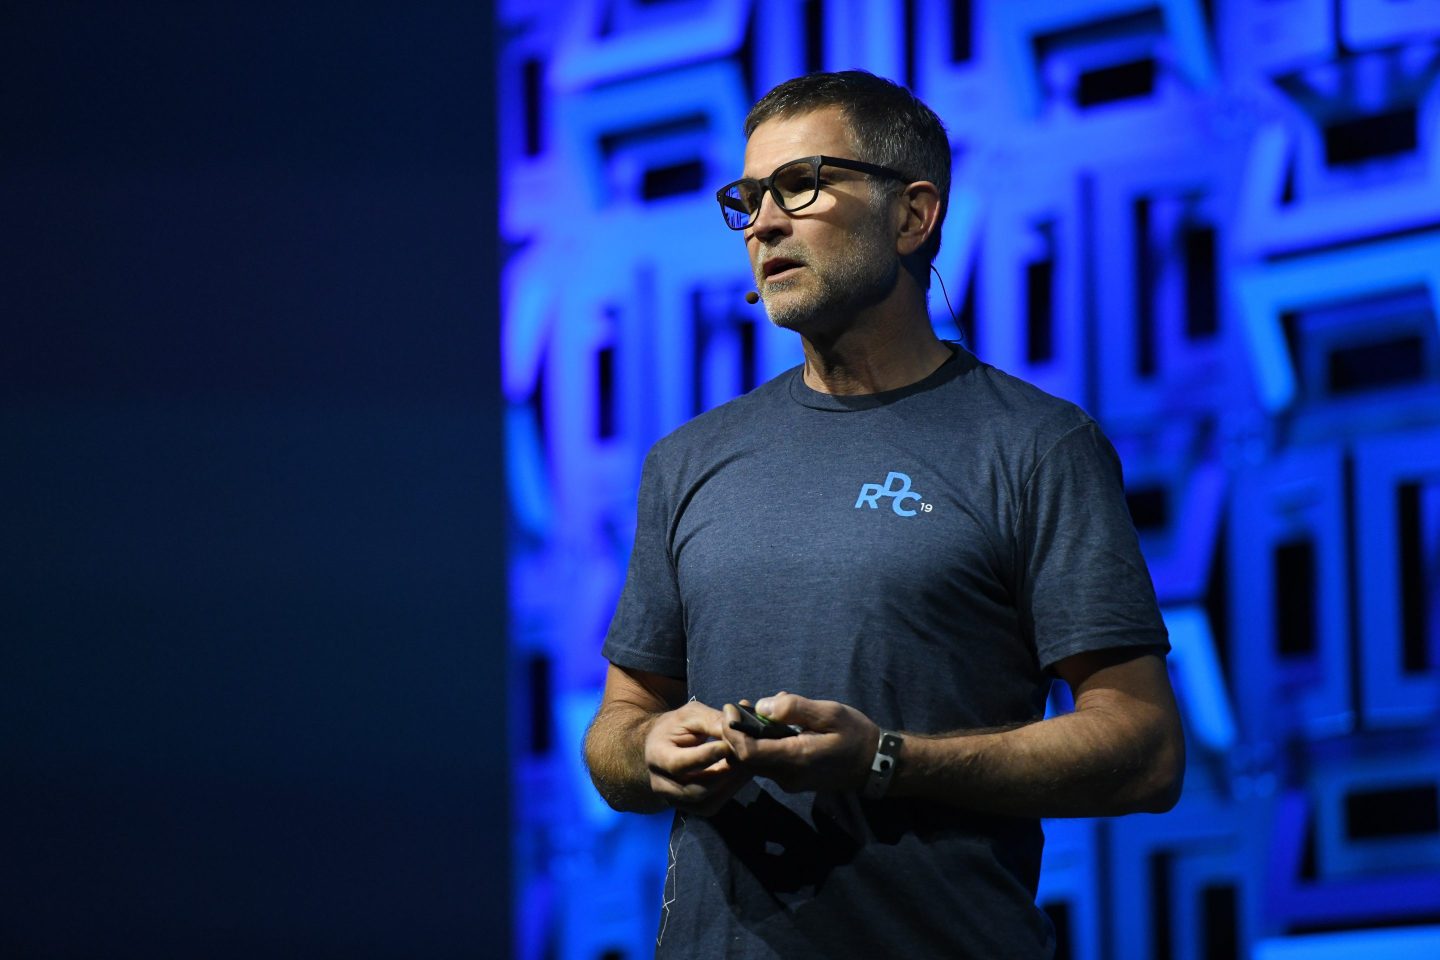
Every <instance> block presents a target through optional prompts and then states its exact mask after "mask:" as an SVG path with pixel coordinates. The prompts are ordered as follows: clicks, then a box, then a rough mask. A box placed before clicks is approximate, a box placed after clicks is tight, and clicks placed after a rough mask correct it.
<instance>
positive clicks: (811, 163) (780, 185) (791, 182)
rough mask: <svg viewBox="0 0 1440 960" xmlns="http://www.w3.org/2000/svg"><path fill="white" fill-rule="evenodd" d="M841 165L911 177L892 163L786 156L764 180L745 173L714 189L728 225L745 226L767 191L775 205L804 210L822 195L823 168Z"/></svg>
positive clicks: (790, 210)
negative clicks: (784, 160)
mask: <svg viewBox="0 0 1440 960" xmlns="http://www.w3.org/2000/svg"><path fill="white" fill-rule="evenodd" d="M821 167H841V168H843V169H845V170H856V171H858V172H860V173H868V174H870V175H871V176H874V177H888V178H889V179H891V180H900V181H904V182H907V183H908V182H909V180H910V178H909V177H907V176H905V175H904V174H902V173H899V172H897V171H895V170H891V169H890V168H889V167H881V166H878V165H876V164H873V163H865V162H864V161H862V160H847V159H845V158H844V157H826V156H823V155H822V156H814V157H801V158H800V159H798V160H787V161H786V162H785V163H782V164H780V166H778V167H776V168H775V172H774V173H772V174H770V176H768V177H766V178H765V179H763V180H756V179H754V178H753V177H742V178H740V179H739V180H736V181H735V182H734V183H731V184H727V185H726V186H723V187H721V188H720V189H719V190H716V191H715V199H716V200H719V201H720V212H721V213H723V214H724V215H725V226H727V227H729V228H730V229H731V230H744V229H745V228H746V227H748V226H750V222H751V221H752V220H754V219H755V214H756V213H758V212H759V210H760V202H761V201H762V200H764V199H765V192H766V191H767V190H768V191H769V192H770V196H771V198H772V199H773V200H774V201H775V205H776V206H778V207H779V208H780V209H781V210H784V211H786V212H787V213H794V212H795V211H796V210H803V209H805V208H806V207H808V206H810V204H812V203H814V202H815V198H816V197H818V196H820V168H821Z"/></svg>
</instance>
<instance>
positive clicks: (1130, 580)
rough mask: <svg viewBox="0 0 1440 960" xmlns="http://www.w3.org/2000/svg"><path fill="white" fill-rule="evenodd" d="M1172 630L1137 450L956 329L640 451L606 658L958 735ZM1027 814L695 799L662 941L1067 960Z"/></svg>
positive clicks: (719, 698)
mask: <svg viewBox="0 0 1440 960" xmlns="http://www.w3.org/2000/svg"><path fill="white" fill-rule="evenodd" d="M1108 647H1151V648H1157V649H1160V650H1165V649H1168V644H1167V641H1166V635H1165V628H1164V625H1163V623H1162V622H1161V619H1160V613H1159V610H1158V608H1157V606H1156V603H1155V595H1154V590H1153V588H1152V586H1151V583H1150V577H1149V573H1148V572H1147V571H1146V569H1145V563H1144V561H1143V559H1142V558H1141V556H1140V550H1139V546H1138V544H1137V541H1136V537H1135V532H1134V528H1133V526H1132V525H1131V521H1130V516H1129V513H1128V511H1127V510H1126V506H1125V500H1124V493H1123V489H1122V485H1121V478H1120V465H1119V461H1118V459H1117V458H1116V456H1115V453H1114V450H1113V448H1112V447H1111V446H1110V444H1109V442H1108V441H1107V440H1106V439H1105V438H1104V436H1102V435H1101V433H1100V430H1099V429H1098V427H1097V426H1096V425H1095V423H1094V421H1092V420H1091V419H1090V418H1089V417H1088V416H1086V415H1085V413H1084V412H1083V411H1081V410H1080V409H1079V408H1077V407H1075V406H1074V405H1073V404H1070V403H1067V402H1065V401H1062V400H1058V399H1056V398H1055V397H1052V396H1050V395H1048V394H1046V393H1044V392H1042V391H1040V390H1038V389H1036V388H1035V387H1033V386H1030V385H1029V384H1026V383H1024V382H1022V381H1019V380H1016V379H1014V378H1013V377H1010V376H1008V375H1006V374H1005V373H1003V372H1001V371H999V370H997V369H995V368H994V367H991V366H989V365H987V364H984V363H981V362H980V361H978V360H976V359H975V358H974V357H973V356H972V355H971V354H969V353H968V352H966V351H965V350H963V349H960V348H958V347H957V348H955V355H954V357H952V358H951V359H950V360H949V361H947V362H946V363H945V364H943V365H942V366H941V367H940V368H939V369H938V370H936V371H935V372H934V373H932V374H931V375H930V376H928V377H926V378H925V379H924V380H922V381H920V382H919V383H915V384H912V385H910V386H908V387H904V388H902V389H899V390H894V391H890V392H887V393H883V394H874V395H870V396H861V397H842V396H834V395H831V394H824V393H819V392H817V391H814V390H811V389H810V388H809V387H807V386H806V385H805V383H804V380H803V378H802V376H801V371H800V369H799V368H796V369H793V370H790V371H788V372H786V373H784V374H781V375H780V376H779V377H777V378H775V379H774V380H771V381H770V382H769V383H766V384H764V385H763V386H761V387H759V388H757V389H756V390H754V391H752V392H751V393H749V394H746V395H745V396H743V397H739V398H737V399H735V400H732V401H730V402H729V403H726V404H724V405H723V406H720V407H717V408H716V409H714V410H711V411H709V412H707V413H705V414H703V415H701V416H699V417H697V418H695V419H694V420H692V421H691V422H689V423H687V424H685V425H684V426H682V427H681V428H679V429H678V430H676V431H675V432H673V433H671V434H670V435H669V436H667V437H665V438H664V439H662V440H661V441H660V442H659V443H657V444H656V445H655V447H654V448H653V449H652V450H651V451H650V454H649V456H648V457H647V458H646V461H645V467H644V473H643V478H642V481H641V489H640V499H639V518H638V523H637V530H636V537H635V547H634V552H633V553H632V555H631V560H630V569H629V573H628V575H627V578H626V583H625V589H624V593H623V594H622V596H621V598H620V603H619V606H618V608H617V610H616V612H615V617H614V620H613V621H612V623H611V626H610V631H609V633H608V635H607V636H606V639H605V645H604V654H605V656H606V657H607V658H609V659H610V660H611V661H612V662H613V663H615V664H617V665H620V666H623V667H630V668H634V669H639V670H646V671H651V672H655V673H660V674H664V675H666V676H671V677H679V678H683V679H685V681H686V683H687V685H688V688H689V694H690V695H691V696H693V697H694V698H696V699H697V700H699V701H701V702H703V703H706V704H709V705H711V706H714V707H719V706H720V705H722V704H724V703H727V702H734V701H736V700H739V699H741V698H749V699H751V700H755V699H758V698H760V697H762V696H766V695H768V694H771V693H775V692H776V691H778V690H787V691H789V692H791V693H797V694H800V695H802V696H806V697H810V698H814V699H822V700H838V701H841V702H843V703H847V704H849V705H851V706H853V707H855V708H856V709H858V710H860V711H862V712H863V713H865V714H866V715H867V716H869V717H870V719H872V720H873V721H875V722H876V723H877V724H879V725H880V726H881V727H884V728H889V729H896V730H906V731H911V732H915V733H942V732H947V731H954V730H963V729H970V728H976V727H991V726H997V725H1001V724H1009V723H1015V722H1023V721H1029V720H1034V719H1037V718H1039V717H1041V716H1042V715H1043V714H1044V709H1045V699H1046V696H1047V693H1048V690H1049V685H1050V680H1051V674H1050V673H1049V672H1048V669H1047V668H1049V667H1050V666H1051V665H1053V664H1054V663H1055V662H1056V661H1058V660H1061V659H1063V658H1065V657H1067V656H1070V655H1072V654H1075V653H1079V652H1081V651H1086V650H1095V649H1101V648H1108ZM1042 843H1043V839H1042V836H1041V831H1040V824H1039V822H1038V821H1037V820H1035V819H1033V818H1022V817H999V816H985V815H979V814H974V813H970V812H966V811H964V810H962V809H960V808H958V807H953V806H948V805H945V804H939V803H933V802H926V801H916V800H901V799H888V800H879V801H868V800H861V799H859V798H858V797H857V796H854V795H850V794H835V793H825V792H822V793H793V794H792V793H786V792H784V791H782V790H781V789H780V788H779V787H778V786H776V785H775V784H774V783H773V782H771V781H769V780H765V779H756V780H755V781H754V782H753V783H752V784H750V785H749V786H747V787H746V788H745V789H744V790H743V791H742V792H741V793H740V794H739V795H738V796H737V797H736V798H735V799H734V800H733V801H731V802H730V803H729V804H727V805H726V807H725V809H724V810H722V811H721V812H720V813H719V814H717V815H716V816H714V817H710V818H702V817H697V816H688V817H687V816H683V815H677V817H676V820H675V824H674V827H673V828H672V834H671V863H670V870H669V873H668V875H667V878H666V888H665V904H664V905H663V906H662V916H661V920H660V923H661V936H660V938H659V945H658V947H657V951H656V953H657V956H674V957H744V958H760V957H809V956H821V955H825V956H832V957H833V956H844V957H849V956H855V957H861V956H903V957H930V956H935V957H941V956H943V957H997V956H1005V957H1016V958H1019V957H1048V956H1050V954H1051V953H1052V951H1053V933H1052V930H1051V927H1050V924H1049V922H1048V920H1046V918H1045V916H1044V914H1043V913H1041V911H1040V910H1039V909H1038V908H1037V907H1036V906H1035V902H1034V900H1035V889H1036V884H1037V882H1038V878H1039V869H1040V851H1041V846H1042Z"/></svg>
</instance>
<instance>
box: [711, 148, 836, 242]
mask: <svg viewBox="0 0 1440 960" xmlns="http://www.w3.org/2000/svg"><path fill="white" fill-rule="evenodd" d="M769 179H770V182H771V184H772V195H773V197H774V198H775V199H776V200H778V201H779V203H780V209H782V210H798V209H800V208H801V207H803V206H805V205H807V204H809V203H811V202H813V201H814V200H815V195H816V194H817V193H818V192H819V191H820V182H819V179H818V177H817V176H816V170H815V164H813V163H812V162H811V161H809V160H797V161H796V162H794V163H788V164H786V165H785V166H783V167H781V168H780V169H779V170H776V171H775V172H774V173H773V174H771V176H770V178H769ZM764 195H765V189H764V187H762V186H761V185H760V181H758V180H741V181H738V182H737V183H733V184H731V185H730V188H729V189H728V190H726V191H725V200H726V202H725V203H724V204H722V205H721V209H722V210H724V211H725V221H726V223H728V224H729V225H730V227H731V228H732V229H740V228H742V227H747V226H749V225H750V220H751V219H752V218H753V217H754V216H755V214H756V212H758V211H759V209H760V202H761V201H762V200H763V199H764Z"/></svg>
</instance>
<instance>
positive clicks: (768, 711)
mask: <svg viewBox="0 0 1440 960" xmlns="http://www.w3.org/2000/svg"><path fill="white" fill-rule="evenodd" d="M829 702H830V701H828V700H810V699H807V698H805V697H802V696H799V695H798V694H794V693H786V692H785V691H784V690H781V691H780V692H779V693H777V694H775V695H774V696H770V697H763V698H761V700H760V702H759V703H757V704H755V712H756V713H762V714H764V715H765V716H767V717H769V718H770V719H771V720H778V721H780V722H781V723H793V724H797V725H798V726H801V727H805V728H806V729H814V728H815V727H816V726H817V721H819V720H820V719H821V713H822V711H820V710H817V708H820V707H823V705H824V704H827V703H829Z"/></svg>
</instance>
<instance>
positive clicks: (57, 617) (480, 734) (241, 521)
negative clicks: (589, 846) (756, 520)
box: [0, 0, 509, 957]
mask: <svg viewBox="0 0 1440 960" xmlns="http://www.w3.org/2000/svg"><path fill="white" fill-rule="evenodd" d="M4 11H5V12H4V13H3V14H0V164H3V169H0V174H3V177H0V311H3V313H0V316H3V338H0V504H3V507H0V511H3V512H0V517H3V529H0V542H3V544H4V548H3V552H0V557H3V563H4V566H3V570H0V631H3V636H0V641H3V643H0V807H3V813H0V830H3V833H0V836H3V849H0V955H3V956H5V957H32V956H33V957H71V956H74V957H79V956H92V957H100V956H105V957H118V956H182V955H183V956H207V957H218V956H257V955H264V956H344V957H367V956H411V957H445V956H485V957H489V956H497V957H498V956H505V955H508V952H509V950H508V943H509V936H508V930H509V903H508V897H507V887H508V877H509V865H508V852H507V848H508V843H509V839H508V838H509V831H508V812H507V793H508V787H507V778H506V771H507V764H506V758H505V750H504V744H505V735H504V730H503V724H502V718H503V713H504V710H503V703H504V679H505V649H506V644H505V636H504V629H503V623H504V594H503V583H504V551H503V525H502V509H503V498H504V492H503V475H502V467H501V459H500V425H499V421H500V417H499V413H500V401H499V397H498V365H499V359H498V294H497V290H496V279H495V278H496V273H497V262H498V251H497V242H496V239H495V219H496V211H495V197H496V190H495V183H494V181H495V159H494V155H493V145H492V132H491V131H492V129H493V100H494V95H495V94H494V58H493V55H492V43H493V36H492V28H491V8H490V5H489V4H487V3H474V2H465V3H460V2H445V3H427V4H416V5H413V6H412V5H410V4H401V3H388V4H377V3H363V2H359V3H338V2H330V0H325V2H304V3H300V4H293V5H289V4H287V5H281V4H243V3H215V2H209V0H206V2H199V3H194V2H191V3H178V2H177V3H165V4H159V3H156V4H106V3H99V2H94V3H76V2H61V3H55V2H45V3H33V4H6V5H5V8H4Z"/></svg>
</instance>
